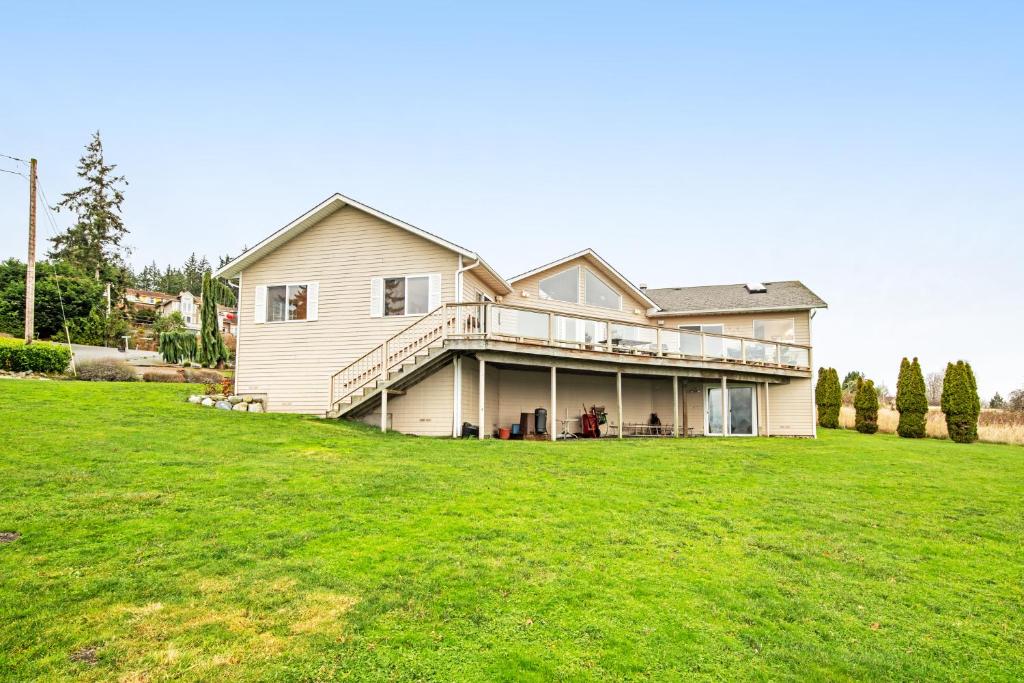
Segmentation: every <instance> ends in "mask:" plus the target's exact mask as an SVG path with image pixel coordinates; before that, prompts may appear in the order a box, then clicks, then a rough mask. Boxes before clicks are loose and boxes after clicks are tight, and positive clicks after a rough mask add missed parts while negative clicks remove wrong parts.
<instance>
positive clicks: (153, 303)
mask: <svg viewBox="0 0 1024 683" xmlns="http://www.w3.org/2000/svg"><path fill="white" fill-rule="evenodd" d="M173 298H174V295H173V294H168V293H167V292H155V291H152V290H149V289H134V288H132V287H128V288H127V289H125V290H124V299H125V301H127V302H128V303H129V304H131V305H132V306H134V307H135V308H140V309H146V310H150V311H155V310H157V309H158V308H159V307H160V306H161V305H162V304H163V303H164V302H165V301H170V300H171V299H173Z"/></svg>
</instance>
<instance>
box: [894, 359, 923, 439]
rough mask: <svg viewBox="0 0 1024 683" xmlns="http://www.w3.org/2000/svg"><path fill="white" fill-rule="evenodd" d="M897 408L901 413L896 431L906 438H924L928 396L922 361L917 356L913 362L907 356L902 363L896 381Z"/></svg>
mask: <svg viewBox="0 0 1024 683" xmlns="http://www.w3.org/2000/svg"><path fill="white" fill-rule="evenodd" d="M896 410H898V411H899V413H900V422H899V425H898V426H897V427H896V433H897V434H899V435H900V436H902V437H904V438H906V439H920V438H923V437H924V435H925V425H926V422H927V419H928V418H927V415H928V396H927V392H926V390H925V385H924V374H923V373H922V372H921V363H919V362H918V360H917V358H914V362H913V363H911V362H910V361H908V360H907V359H906V358H904V359H903V362H902V363H900V375H899V379H898V380H897V381H896Z"/></svg>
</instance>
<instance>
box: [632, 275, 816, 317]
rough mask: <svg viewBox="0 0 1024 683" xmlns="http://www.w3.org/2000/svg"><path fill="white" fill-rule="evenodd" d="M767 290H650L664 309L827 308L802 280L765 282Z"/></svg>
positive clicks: (727, 287)
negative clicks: (754, 291)
mask: <svg viewBox="0 0 1024 683" xmlns="http://www.w3.org/2000/svg"><path fill="white" fill-rule="evenodd" d="M764 284H765V286H766V287H767V289H768V291H767V292H761V293H751V292H749V291H747V287H746V285H742V284H740V285H706V286H702V287H665V288H662V289H648V290H646V294H647V296H649V297H650V298H651V299H653V300H654V302H655V303H656V304H658V306H660V307H661V308H662V310H663V311H664V312H673V313H675V312H678V313H697V312H711V311H743V310H765V309H773V308H777V309H780V310H786V309H790V310H791V309H801V308H827V307H828V304H826V303H825V302H824V301H822V299H821V297H819V296H818V295H817V294H815V293H814V292H812V291H811V290H809V289H807V287H806V286H805V285H804V283H802V282H800V281H798V280H786V281H783V282H765V283H764Z"/></svg>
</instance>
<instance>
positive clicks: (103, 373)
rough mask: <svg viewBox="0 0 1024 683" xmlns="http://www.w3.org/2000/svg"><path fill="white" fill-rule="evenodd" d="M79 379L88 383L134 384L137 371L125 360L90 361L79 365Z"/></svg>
mask: <svg viewBox="0 0 1024 683" xmlns="http://www.w3.org/2000/svg"><path fill="white" fill-rule="evenodd" d="M77 369H78V379H80V380H83V381H86V382H134V381H135V379H136V376H135V369H134V368H132V366H130V365H128V364H127V363H125V362H124V361H123V360H89V361H85V362H84V363H79V364H78V368H77Z"/></svg>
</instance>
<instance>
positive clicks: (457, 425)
mask: <svg viewBox="0 0 1024 683" xmlns="http://www.w3.org/2000/svg"><path fill="white" fill-rule="evenodd" d="M479 265H480V259H477V260H476V261H475V262H474V263H471V264H470V265H468V266H463V265H462V254H459V267H458V270H456V271H455V303H462V280H463V278H462V274H463V273H465V272H466V271H467V270H471V269H473V268H476V267H477V266H479ZM452 366H453V367H452V370H453V372H452V374H453V375H454V376H455V377H454V383H453V384H454V386H453V387H452V437H453V438H456V439H457V438H459V437H460V436H462V359H461V358H459V357H458V356H456V357H455V359H454V360H453V361H452Z"/></svg>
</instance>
